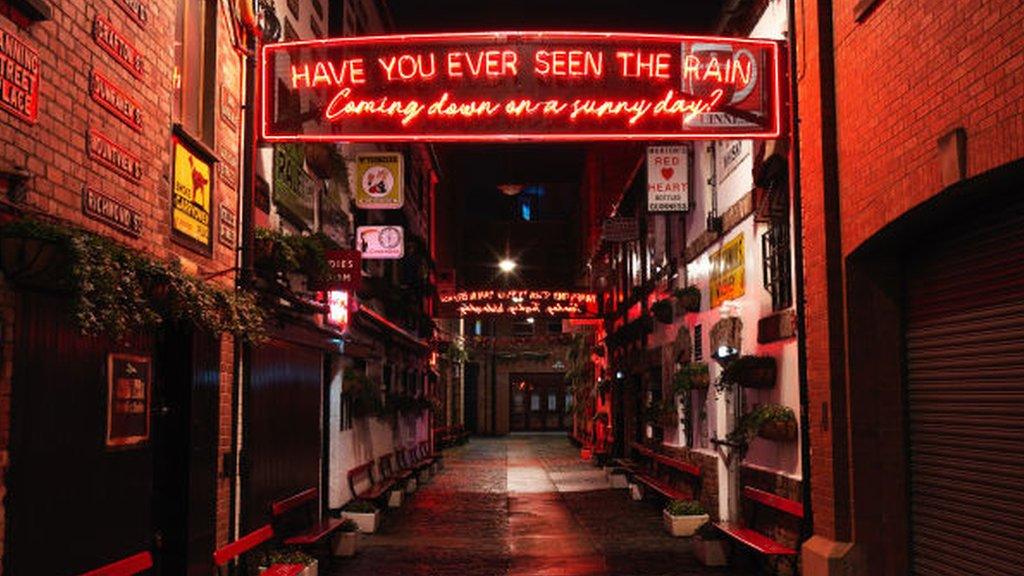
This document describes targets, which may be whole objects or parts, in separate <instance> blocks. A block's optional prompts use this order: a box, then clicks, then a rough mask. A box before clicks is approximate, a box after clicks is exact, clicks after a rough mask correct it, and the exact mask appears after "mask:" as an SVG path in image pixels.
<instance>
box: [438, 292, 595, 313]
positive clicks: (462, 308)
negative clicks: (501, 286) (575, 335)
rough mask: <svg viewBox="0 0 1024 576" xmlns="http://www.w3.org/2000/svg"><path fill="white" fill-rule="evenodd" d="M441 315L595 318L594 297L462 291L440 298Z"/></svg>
mask: <svg viewBox="0 0 1024 576" xmlns="http://www.w3.org/2000/svg"><path fill="white" fill-rule="evenodd" d="M440 300H441V312H442V314H449V315H455V316H517V317H527V318H528V317H532V316H572V317H578V316H595V315H596V314H597V295H596V294H594V293H592V292H566V291H558V290H465V291H460V292H448V293H443V294H441V296H440Z"/></svg>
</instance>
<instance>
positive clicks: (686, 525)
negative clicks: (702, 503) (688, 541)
mask: <svg viewBox="0 0 1024 576" xmlns="http://www.w3.org/2000/svg"><path fill="white" fill-rule="evenodd" d="M661 516H662V518H664V520H665V530H667V531H668V533H669V534H671V535H673V536H677V537H678V536H693V534H694V533H695V532H697V528H700V527H701V526H703V525H704V524H706V523H707V521H708V520H709V519H710V517H709V516H708V515H707V514H701V515H700V516H673V515H671V514H669V513H668V510H662V511H661Z"/></svg>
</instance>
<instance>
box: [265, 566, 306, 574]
mask: <svg viewBox="0 0 1024 576" xmlns="http://www.w3.org/2000/svg"><path fill="white" fill-rule="evenodd" d="M305 569H306V567H305V566H303V565H302V564H274V565H272V566H270V567H269V568H267V569H266V570H264V571H263V572H262V574H261V575H260V576H298V575H299V574H301V573H302V571H303V570H305Z"/></svg>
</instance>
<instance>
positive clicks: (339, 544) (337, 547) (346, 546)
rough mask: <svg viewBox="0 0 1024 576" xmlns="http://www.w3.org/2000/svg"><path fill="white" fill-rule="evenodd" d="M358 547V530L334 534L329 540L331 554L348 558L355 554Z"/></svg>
mask: <svg viewBox="0 0 1024 576" xmlns="http://www.w3.org/2000/svg"><path fill="white" fill-rule="evenodd" d="M358 548H359V533H358V532H341V533H340V534H337V535H335V536H334V540H333V541H332V542H331V554H333V555H335V556H341V557H343V558H348V557H351V556H355V555H356V550H358Z"/></svg>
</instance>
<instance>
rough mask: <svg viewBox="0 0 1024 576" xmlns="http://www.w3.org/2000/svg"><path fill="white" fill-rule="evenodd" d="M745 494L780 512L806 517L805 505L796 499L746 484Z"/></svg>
mask: <svg viewBox="0 0 1024 576" xmlns="http://www.w3.org/2000/svg"><path fill="white" fill-rule="evenodd" d="M743 496H744V497H746V498H748V499H750V500H753V501H754V502H756V503H758V504H761V505H764V506H767V507H769V508H774V509H775V510H778V511H779V512H783V513H785V514H789V515H790V516H794V517H796V518H803V517H804V505H803V504H801V503H800V502H797V501H796V500H790V499H789V498H783V497H782V496H779V495H778V494H772V493H771V492H766V491H764V490H761V489H758V488H754V487H753V486H744V487H743Z"/></svg>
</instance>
